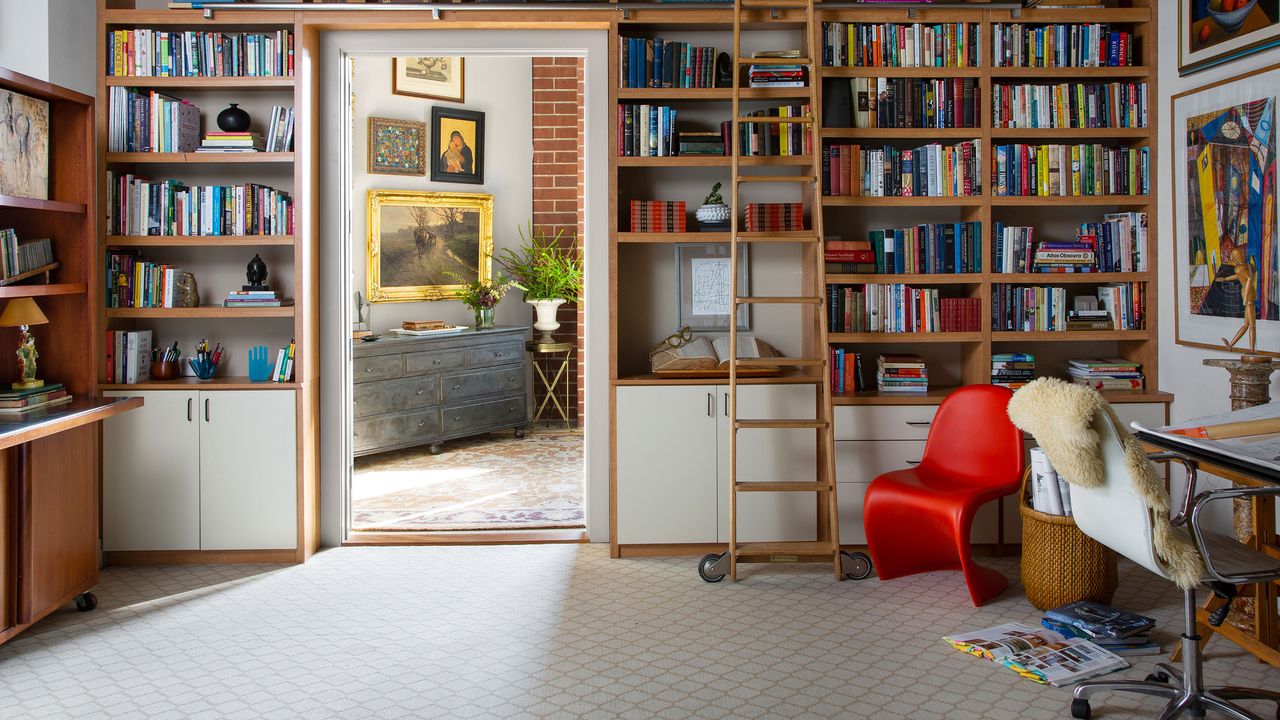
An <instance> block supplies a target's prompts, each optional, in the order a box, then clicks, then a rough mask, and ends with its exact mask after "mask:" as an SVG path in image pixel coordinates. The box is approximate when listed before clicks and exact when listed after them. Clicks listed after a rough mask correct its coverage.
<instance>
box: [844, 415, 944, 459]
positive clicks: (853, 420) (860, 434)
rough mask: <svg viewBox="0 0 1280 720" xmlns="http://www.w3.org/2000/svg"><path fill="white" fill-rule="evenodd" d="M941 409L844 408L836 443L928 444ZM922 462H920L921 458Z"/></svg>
mask: <svg viewBox="0 0 1280 720" xmlns="http://www.w3.org/2000/svg"><path fill="white" fill-rule="evenodd" d="M937 411H938V406H937V405H841V406H839V407H837V408H835V420H836V434H835V437H836V440H924V439H925V438H927V437H929V427H930V425H932V423H933V415H934V413H936V412H937ZM917 459H918V458H917Z"/></svg>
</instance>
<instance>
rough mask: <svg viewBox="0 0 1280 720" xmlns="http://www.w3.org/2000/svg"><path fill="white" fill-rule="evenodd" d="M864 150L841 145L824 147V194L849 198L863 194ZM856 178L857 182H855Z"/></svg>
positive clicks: (856, 146) (855, 146) (858, 147)
mask: <svg viewBox="0 0 1280 720" xmlns="http://www.w3.org/2000/svg"><path fill="white" fill-rule="evenodd" d="M862 176H863V171H862V148H861V146H858V145H842V144H839V143H833V144H824V145H823V147H822V194H823V195H833V196H837V197H849V196H853V195H861V194H862V184H863V180H862ZM855 178H856V180H855Z"/></svg>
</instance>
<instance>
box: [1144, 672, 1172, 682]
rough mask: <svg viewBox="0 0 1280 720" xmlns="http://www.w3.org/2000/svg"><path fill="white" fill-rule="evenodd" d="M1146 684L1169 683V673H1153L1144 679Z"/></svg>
mask: <svg viewBox="0 0 1280 720" xmlns="http://www.w3.org/2000/svg"><path fill="white" fill-rule="evenodd" d="M1146 681H1147V682H1158V683H1165V684H1166V685H1167V684H1168V683H1169V673H1163V672H1153V673H1151V674H1150V675H1148V676H1147V677H1146Z"/></svg>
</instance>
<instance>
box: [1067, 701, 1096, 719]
mask: <svg viewBox="0 0 1280 720" xmlns="http://www.w3.org/2000/svg"><path fill="white" fill-rule="evenodd" d="M1092 716H1093V708H1091V707H1089V701H1088V700H1080V699H1076V700H1072V701H1071V717H1073V718H1077V719H1078V720H1089V718H1090V717H1092Z"/></svg>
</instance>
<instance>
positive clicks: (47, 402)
mask: <svg viewBox="0 0 1280 720" xmlns="http://www.w3.org/2000/svg"><path fill="white" fill-rule="evenodd" d="M69 402H71V394H70V393H68V392H67V389H66V387H64V386H63V385H62V383H45V384H44V385H41V386H40V387H38V388H26V389H25V390H6V391H4V392H0V414H5V415H16V414H18V413H27V412H32V411H35V410H47V409H52V408H55V407H57V406H59V405H66V404H67V403H69Z"/></svg>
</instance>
